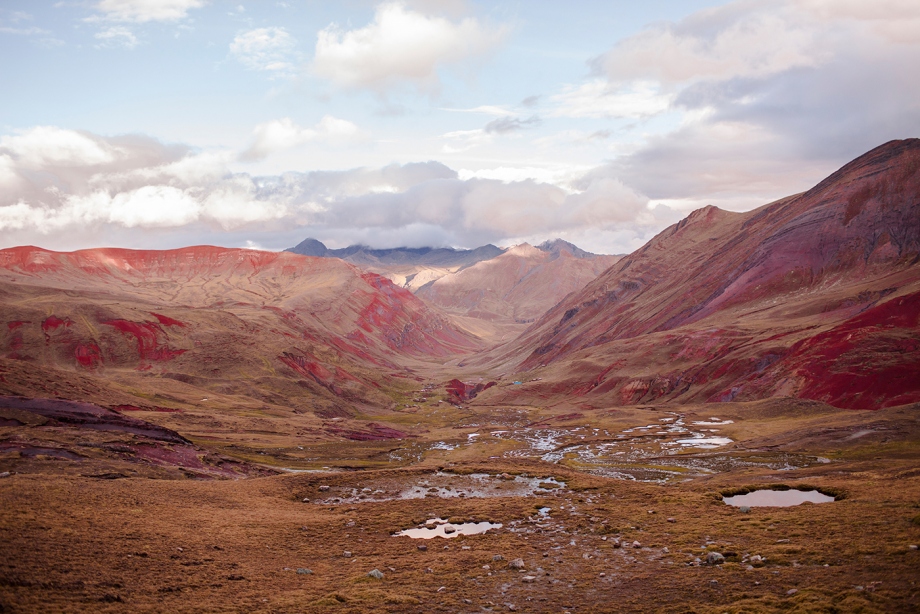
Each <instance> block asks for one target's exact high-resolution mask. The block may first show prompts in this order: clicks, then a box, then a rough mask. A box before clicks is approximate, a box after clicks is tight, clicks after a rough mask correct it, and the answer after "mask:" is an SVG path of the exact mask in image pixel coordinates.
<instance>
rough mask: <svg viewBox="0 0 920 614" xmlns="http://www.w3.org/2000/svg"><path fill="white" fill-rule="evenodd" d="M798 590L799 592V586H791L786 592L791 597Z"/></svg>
mask: <svg viewBox="0 0 920 614" xmlns="http://www.w3.org/2000/svg"><path fill="white" fill-rule="evenodd" d="M797 592H799V589H797V588H790V589H789V590H788V591H786V594H787V595H789V596H790V597H791V596H792V595H795V594H796V593H797Z"/></svg>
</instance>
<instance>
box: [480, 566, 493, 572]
mask: <svg viewBox="0 0 920 614" xmlns="http://www.w3.org/2000/svg"><path fill="white" fill-rule="evenodd" d="M482 568H483V569H485V570H486V571H489V570H490V569H492V566H491V565H483V566H482Z"/></svg>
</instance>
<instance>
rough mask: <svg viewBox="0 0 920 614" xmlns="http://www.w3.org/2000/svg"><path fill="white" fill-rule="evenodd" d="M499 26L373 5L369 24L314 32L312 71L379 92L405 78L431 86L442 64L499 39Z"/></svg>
mask: <svg viewBox="0 0 920 614" xmlns="http://www.w3.org/2000/svg"><path fill="white" fill-rule="evenodd" d="M505 33H506V30H505V29H504V28H492V27H489V26H486V25H483V24H482V23H480V22H479V21H477V20H476V19H474V18H471V17H467V18H465V19H462V20H461V21H459V22H452V21H449V20H448V19H445V18H443V17H434V16H428V15H424V14H422V13H418V12H414V11H412V10H409V9H407V8H406V7H405V6H404V5H402V4H399V3H392V2H390V3H384V4H381V5H380V6H379V7H377V11H376V13H375V15H374V21H373V23H371V24H369V25H367V26H365V27H363V28H358V29H355V30H349V31H343V30H342V29H341V28H339V27H338V26H336V25H335V24H333V25H330V26H329V27H327V28H326V29H324V30H321V31H320V32H319V34H318V35H317V40H316V53H315V57H314V59H313V65H312V69H313V72H314V73H315V74H316V75H318V76H320V77H323V78H325V79H328V80H329V81H331V82H333V83H334V84H336V85H338V86H341V87H346V88H370V89H373V90H377V91H384V90H386V89H388V88H390V87H392V86H394V85H396V84H399V83H402V82H410V83H413V84H415V85H416V86H418V87H419V88H421V89H433V88H435V87H436V86H437V83H438V74H437V70H438V68H439V66H441V65H442V64H447V63H451V62H458V61H462V60H466V59H469V58H471V57H473V56H476V55H480V54H483V53H485V52H487V51H489V50H490V49H492V48H494V47H495V46H496V45H498V44H499V42H501V40H502V39H503V38H504V36H505Z"/></svg>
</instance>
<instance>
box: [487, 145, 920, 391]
mask: <svg viewBox="0 0 920 614" xmlns="http://www.w3.org/2000/svg"><path fill="white" fill-rule="evenodd" d="M918 263H920V140H918V139H908V140H904V141H892V142H889V143H886V144H885V145H882V146H880V147H878V148H876V149H874V150H872V151H870V152H869V153H867V154H865V155H863V156H861V157H860V158H858V159H856V160H854V161H853V162H851V163H849V164H847V165H845V166H844V167H843V168H841V169H840V170H839V171H837V172H836V173H834V174H832V175H831V176H829V177H828V178H827V179H825V180H824V181H822V182H821V183H819V184H818V185H817V186H815V187H814V188H812V189H811V190H809V191H807V192H805V193H803V194H798V195H795V196H790V197H788V198H784V199H781V200H779V201H776V202H774V203H770V204H768V205H765V206H763V207H761V208H759V209H756V210H754V211H750V212H748V213H731V212H727V211H722V210H720V209H717V208H715V207H711V206H710V207H705V208H703V209H700V210H698V211H694V212H693V213H692V214H690V216H688V217H687V218H686V219H684V220H682V221H681V222H679V223H677V224H675V225H673V226H671V227H670V228H667V229H666V230H664V231H663V232H661V233H660V234H659V235H658V236H657V237H655V238H654V239H652V240H651V241H650V242H649V243H648V244H646V245H645V246H644V247H642V248H641V249H639V250H638V251H636V252H634V253H633V254H630V255H629V256H627V257H626V258H623V259H622V260H621V261H620V262H618V263H617V264H616V265H615V266H613V267H612V268H610V269H609V270H607V271H606V272H605V273H603V274H602V275H600V276H599V277H598V278H596V279H595V280H594V281H592V282H591V283H589V284H588V285H587V286H586V287H585V288H584V289H582V290H580V291H578V292H576V293H575V294H573V295H572V296H570V297H568V298H567V299H565V300H564V301H563V302H561V303H560V304H558V305H556V306H555V307H553V308H552V309H551V310H549V311H548V312H547V313H546V314H545V315H543V316H542V317H541V318H540V319H539V320H538V321H537V322H536V323H534V324H533V325H532V326H531V327H530V328H529V329H528V330H527V331H526V332H525V333H524V334H522V335H521V336H520V337H519V338H518V339H515V340H514V341H512V342H510V343H508V344H506V345H505V346H502V347H501V348H499V349H497V350H495V351H493V352H491V353H490V354H487V355H486V357H484V358H483V357H480V358H479V359H477V360H476V361H472V362H474V363H475V364H480V365H486V364H488V365H491V366H492V367H496V368H501V369H502V370H519V371H534V372H538V373H540V374H541V376H542V378H543V381H541V382H540V383H539V384H534V385H530V386H527V387H525V388H527V389H528V391H526V392H525V391H521V390H518V391H515V392H514V395H513V396H514V398H515V399H517V400H518V402H525V400H524V399H525V398H527V396H528V395H530V397H531V399H532V398H533V397H534V396H536V397H542V398H545V397H546V396H547V395H548V394H549V392H550V391H552V393H553V394H560V393H562V394H570V395H574V396H575V397H579V398H580V399H581V401H582V402H583V403H584V404H585V405H587V406H601V405H605V404H617V405H624V404H636V403H653V402H663V401H683V402H690V401H710V402H711V401H728V400H752V399H758V398H763V397H769V396H782V395H787V396H798V397H804V398H810V399H816V400H821V401H825V402H827V403H830V404H833V405H836V406H838V407H852V408H877V407H882V406H891V405H897V404H902V403H908V402H913V401H918V400H920V342H918V339H920V323H918V317H920V266H918ZM519 379H520V377H519ZM533 379H535V378H533ZM498 390H503V389H501V388H499V389H497V390H493V391H491V394H492V395H493V396H494V395H498V394H499V392H498ZM511 398H512V395H511V394H510V393H509V395H508V396H506V398H504V399H497V400H496V399H492V400H493V401H495V402H509V401H510V400H511Z"/></svg>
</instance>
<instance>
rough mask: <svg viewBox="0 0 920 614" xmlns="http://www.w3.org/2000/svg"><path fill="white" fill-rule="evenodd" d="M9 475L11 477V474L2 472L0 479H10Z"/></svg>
mask: <svg viewBox="0 0 920 614" xmlns="http://www.w3.org/2000/svg"><path fill="white" fill-rule="evenodd" d="M11 475H13V474H12V473H10V472H9V471H4V472H3V473H0V478H8V477H10V476H11Z"/></svg>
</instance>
